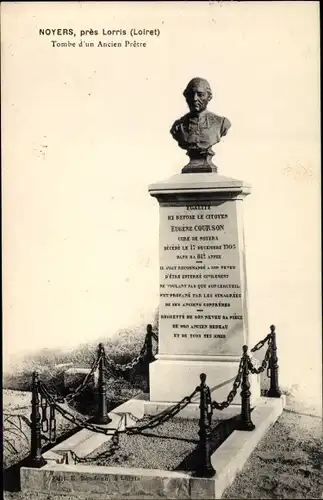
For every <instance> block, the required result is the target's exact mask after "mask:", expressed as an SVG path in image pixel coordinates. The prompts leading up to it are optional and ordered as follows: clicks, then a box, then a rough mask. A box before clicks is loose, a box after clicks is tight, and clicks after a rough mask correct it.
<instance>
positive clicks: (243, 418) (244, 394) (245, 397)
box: [237, 345, 255, 431]
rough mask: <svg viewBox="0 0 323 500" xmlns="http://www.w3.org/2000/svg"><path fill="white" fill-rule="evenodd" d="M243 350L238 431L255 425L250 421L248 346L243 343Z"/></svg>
mask: <svg viewBox="0 0 323 500" xmlns="http://www.w3.org/2000/svg"><path fill="white" fill-rule="evenodd" d="M242 350H243V355H242V359H243V370H242V383H241V389H242V390H241V415H240V419H239V420H238V422H237V430H239V431H253V430H254V428H255V426H254V424H253V423H252V421H251V415H250V396H251V392H250V390H249V389H250V383H249V367H248V363H249V361H250V358H249V356H248V346H247V345H244V346H243V347H242Z"/></svg>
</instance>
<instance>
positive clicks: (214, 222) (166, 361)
mask: <svg viewBox="0 0 323 500" xmlns="http://www.w3.org/2000/svg"><path fill="white" fill-rule="evenodd" d="M250 189H251V188H250V186H249V185H248V184H246V183H244V182H243V181H239V180H236V179H232V178H228V177H224V176H221V175H218V174H215V173H199V174H196V173H191V174H179V175H175V176H173V177H171V178H170V179H168V180H166V181H164V182H161V183H157V184H152V185H150V186H149V193H150V195H151V196H153V197H156V198H157V200H158V202H159V205H160V235H159V239H160V303H159V354H158V355H157V356H156V357H157V361H155V362H153V363H151V364H150V401H153V402H157V401H159V402H177V401H179V400H180V399H181V398H183V397H184V396H187V395H189V394H190V393H191V392H192V391H193V390H194V388H195V387H196V386H197V385H198V384H199V375H200V373H202V372H204V373H206V375H207V384H208V385H209V387H210V389H211V391H212V399H216V400H217V401H218V402H221V401H223V400H225V399H226V396H227V395H228V393H229V391H230V390H231V388H232V384H233V381H234V379H235V376H236V374H237V370H238V366H239V362H240V358H241V355H242V346H243V345H244V344H247V345H249V347H252V345H253V342H252V340H253V339H251V338H250V335H249V331H248V309H247V285H246V269H245V244H244V233H243V214H242V209H243V200H244V198H245V196H246V195H248V194H249V193H250ZM254 343H255V342H254ZM251 392H252V398H251V401H252V404H253V403H254V402H255V400H256V399H257V398H258V397H259V396H260V389H259V377H257V376H255V375H253V376H252V377H251ZM234 403H235V404H240V390H239V391H238V394H237V397H236V398H235V399H234Z"/></svg>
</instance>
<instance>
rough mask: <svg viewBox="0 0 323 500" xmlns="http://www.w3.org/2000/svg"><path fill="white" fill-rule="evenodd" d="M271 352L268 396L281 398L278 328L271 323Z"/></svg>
mask: <svg viewBox="0 0 323 500" xmlns="http://www.w3.org/2000/svg"><path fill="white" fill-rule="evenodd" d="M270 330H271V352H270V358H269V369H270V388H269V391H268V392H267V394H266V396H267V397H268V398H280V397H281V395H282V393H281V390H280V389H279V384H278V357H277V344H276V329H275V326H274V325H271V327H270Z"/></svg>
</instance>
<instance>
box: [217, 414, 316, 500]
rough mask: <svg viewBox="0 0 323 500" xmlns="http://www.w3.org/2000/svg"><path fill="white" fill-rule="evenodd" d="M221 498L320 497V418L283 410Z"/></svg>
mask: <svg viewBox="0 0 323 500" xmlns="http://www.w3.org/2000/svg"><path fill="white" fill-rule="evenodd" d="M223 498H230V499H234V498H264V499H267V498H278V499H282V498H303V499H306V498H323V439H322V419H321V418H320V417H317V416H308V415H304V414H299V413H294V412H293V411H284V413H283V415H282V416H281V417H280V419H279V420H278V421H277V422H276V423H275V424H274V425H273V427H272V428H271V429H270V430H269V432H268V433H267V435H266V436H265V437H264V438H263V439H262V440H261V442H260V443H259V445H258V446H257V448H256V449H255V450H254V452H253V453H252V454H251V456H250V458H249V460H248V461H247V463H246V465H245V467H244V469H243V471H242V472H241V473H240V474H239V475H238V476H237V477H236V479H235V481H234V483H233V484H232V486H231V487H230V488H228V489H227V490H226V492H225V493H224V495H223Z"/></svg>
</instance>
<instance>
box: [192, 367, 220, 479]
mask: <svg viewBox="0 0 323 500" xmlns="http://www.w3.org/2000/svg"><path fill="white" fill-rule="evenodd" d="M200 379H201V384H200V386H199V391H200V420H199V433H198V434H199V436H200V442H199V451H200V459H199V465H198V468H197V470H196V476H197V477H213V476H214V475H215V473H216V471H215V470H214V468H213V466H212V463H211V449H210V435H211V426H210V419H209V413H208V402H209V401H208V386H207V385H206V383H205V381H206V375H205V373H201V375H200Z"/></svg>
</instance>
